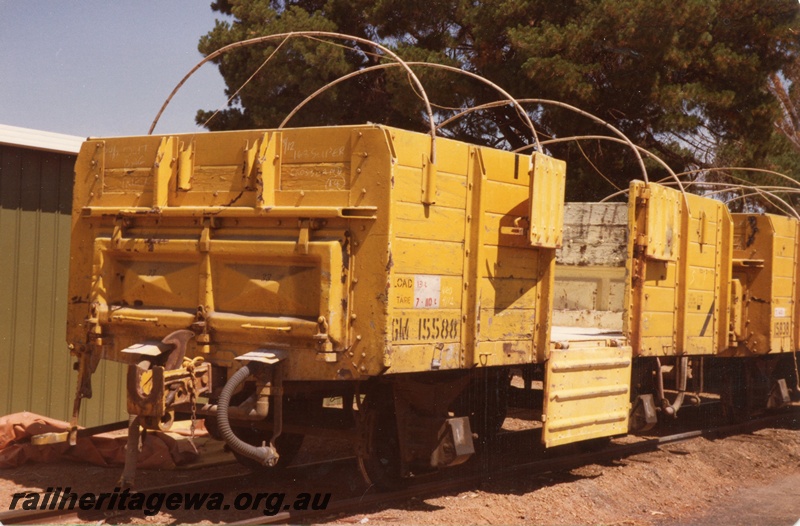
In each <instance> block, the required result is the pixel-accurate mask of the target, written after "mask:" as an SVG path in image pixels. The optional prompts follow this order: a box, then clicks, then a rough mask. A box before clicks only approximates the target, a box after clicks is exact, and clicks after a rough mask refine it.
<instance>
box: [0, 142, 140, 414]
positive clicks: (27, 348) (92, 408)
mask: <svg viewBox="0 0 800 526" xmlns="http://www.w3.org/2000/svg"><path fill="white" fill-rule="evenodd" d="M74 164H75V156H74V155H68V154H61V153H50V152H45V151H41V150H35V149H27V148H19V147H14V146H4V145H0V415H4V414H9V413H15V412H19V411H30V412H33V413H38V414H42V415H45V416H49V417H53V418H58V419H61V420H69V418H70V416H71V414H72V400H73V397H74V395H75V383H76V376H77V375H76V373H75V372H74V371H73V370H72V359H71V358H70V356H69V351H68V350H67V346H66V341H65V328H66V323H67V322H66V305H67V297H66V295H67V280H68V276H69V238H70V208H71V206H72V178H73V168H74ZM124 383H125V376H124V367H123V366H121V365H119V364H110V363H109V364H106V363H105V362H103V363H102V364H101V365H100V367H98V370H97V372H96V373H95V375H94V377H93V391H94V397H93V398H92V399H91V400H88V401H84V404H83V407H82V409H81V413H82V415H81V425H84V426H92V425H98V424H101V423H108V422H114V421H118V420H124V419H125V418H127V414H126V413H125V411H124V404H125V394H124V386H125V385H124Z"/></svg>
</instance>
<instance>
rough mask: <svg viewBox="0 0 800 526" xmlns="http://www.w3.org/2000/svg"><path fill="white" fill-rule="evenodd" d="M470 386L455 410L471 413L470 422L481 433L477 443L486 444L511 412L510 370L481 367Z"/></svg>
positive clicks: (460, 412)
mask: <svg viewBox="0 0 800 526" xmlns="http://www.w3.org/2000/svg"><path fill="white" fill-rule="evenodd" d="M477 374H479V375H480V376H479V377H477V378H473V379H472V381H470V384H469V386H468V387H467V389H465V390H464V392H463V393H462V394H461V395H460V396H459V397H458V399H456V401H455V403H454V406H453V411H454V413H455V414H456V415H459V416H468V417H469V425H470V428H471V429H472V431H473V432H474V433H477V435H478V440H477V444H476V445H478V446H479V447H485V446H487V445H488V444H490V443H491V442H492V441H493V440H494V439H495V438H496V437H497V433H498V432H499V431H500V429H501V428H502V427H503V422H504V421H505V419H506V415H507V413H508V395H509V388H510V386H511V380H510V378H509V377H508V371H507V370H505V369H502V370H500V371H491V370H481V371H477Z"/></svg>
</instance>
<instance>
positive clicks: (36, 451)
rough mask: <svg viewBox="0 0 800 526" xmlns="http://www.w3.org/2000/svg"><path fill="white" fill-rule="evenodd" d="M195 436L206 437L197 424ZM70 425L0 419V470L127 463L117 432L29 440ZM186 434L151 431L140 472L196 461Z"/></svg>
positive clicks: (20, 417)
mask: <svg viewBox="0 0 800 526" xmlns="http://www.w3.org/2000/svg"><path fill="white" fill-rule="evenodd" d="M198 423H199V424H200V425H198V428H197V430H196V433H195V436H198V437H199V436H206V434H207V431H205V428H204V427H203V426H202V423H201V422H198ZM68 429H69V423H67V422H63V421H61V420H54V419H52V418H47V417H44V416H40V415H37V414H34V413H27V412H23V413H14V414H11V415H6V416H2V417H0V468H12V467H16V466H20V465H22V464H24V463H26V462H55V461H57V460H61V459H68V460H75V461H78V462H89V463H92V464H96V465H98V466H122V465H123V464H124V463H125V444H126V442H127V440H128V437H127V435H126V432H125V431H114V432H110V433H103V434H100V435H92V436H90V437H81V438H78V443H77V444H76V445H74V446H70V445H69V444H68V443H66V442H64V443H60V444H48V445H44V446H35V445H33V444H31V443H30V440H29V439H30V437H32V436H34V435H39V434H42V433H61V432H64V431H67V430H68ZM185 434H186V432H184V431H177V430H176V432H169V433H164V432H161V431H148V432H147V435H146V437H145V439H144V442H143V444H142V451H141V452H140V453H139V458H138V461H137V463H136V467H137V468H141V469H156V468H158V469H169V468H173V467H175V466H179V465H182V464H188V463H190V462H192V461H194V460H196V459H197V457H198V454H197V451H196V450H195V449H194V447H193V446H192V444H191V442H190V441H189V440H188V439H187V438H186V437H185V436H182V435H185Z"/></svg>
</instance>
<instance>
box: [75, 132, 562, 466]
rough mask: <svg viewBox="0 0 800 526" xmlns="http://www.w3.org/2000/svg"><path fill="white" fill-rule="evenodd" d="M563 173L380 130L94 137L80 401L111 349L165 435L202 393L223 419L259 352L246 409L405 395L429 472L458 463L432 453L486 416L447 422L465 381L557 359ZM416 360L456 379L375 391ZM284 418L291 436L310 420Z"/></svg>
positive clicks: (80, 185) (141, 411)
mask: <svg viewBox="0 0 800 526" xmlns="http://www.w3.org/2000/svg"><path fill="white" fill-rule="evenodd" d="M564 171H565V166H564V163H562V162H560V161H557V160H555V159H552V158H549V157H547V156H546V155H543V154H539V153H537V154H534V155H533V156H527V155H516V154H512V153H508V152H502V151H497V150H492V149H488V148H482V147H476V146H470V145H467V144H464V143H459V142H455V141H451V140H444V139H437V140H436V141H435V142H434V141H432V140H431V138H430V137H429V136H426V135H422V134H417V133H411V132H406V131H402V130H398V129H392V128H386V127H381V126H354V127H336V128H309V129H287V130H275V131H241V132H226V133H213V134H197V135H175V136H146V137H127V138H104V139H90V140H88V141H87V142H86V143H85V144H84V145H83V148H82V149H81V152H80V155H79V157H78V160H77V164H76V182H75V192H74V196H75V197H74V199H75V200H74V207H73V222H72V263H71V272H70V275H71V280H70V293H69V296H70V305H69V316H68V340H69V344H70V348H71V349H72V352H73V353H74V354H76V355H77V356H78V357H79V363H80V369H81V379H82V381H81V388H80V392H79V395H78V397H77V400H78V402H79V399H80V398H81V397H86V396H90V394H91V386H90V383H89V377H90V375H91V372H92V371H93V370H94V368H95V367H96V363H97V361H98V360H99V359H100V358H101V357H102V358H104V359H110V360H117V361H122V362H127V363H129V364H132V365H131V372H130V373H129V379H128V384H129V385H128V392H129V400H128V408H129V411H130V412H131V413H132V414H135V415H139V416H140V417H141V418H140V420H141V423H142V424H143V425H145V426H150V427H157V426H159V425H160V426H163V425H165V422H169V420H170V419H171V415H172V413H171V410H170V407H171V406H176V407H178V406H180V402H186V403H194V402H196V400H197V399H198V397H200V396H207V397H209V398H210V399H211V402H212V403H210V404H208V406H209V408H208V410H209V411H213V410H216V409H217V408H216V406H215V403H214V402H216V399H217V398H218V397H219V395H220V389H221V388H222V386H223V385H225V384H226V382H229V380H230V378H231V376H232V373H233V372H234V371H235V370H237V369H238V368H239V366H240V365H242V364H244V363H251V362H252V363H256V364H259V365H258V367H261V368H263V369H264V371H261V372H259V374H254V375H253V376H251V377H250V380H252V379H253V378H256V381H255V388H254V389H255V392H256V394H255V395H254V396H253V399H252V400H251V401H252V402H253V404H255V405H258V404H257V403H256V400H258V403H262V402H263V403H266V402H267V401H268V400H272V401H273V404H274V405H275V406H276V407H279V408H280V409H278V412H282V407H280V406H282V404H283V401H284V399H285V398H286V399H287V400H288V399H289V398H291V397H294V399H298V398H308V397H309V393H316V394H319V393H323V392H328V394H329V391H330V388H329V387H324V386H326V385H327V384H325V382H330V381H339V382H338V383H339V384H341V385H344V386H345V387H337V388H335V389H334V392H335V393H337V392H339V391H341V392H342V393H343V396H344V397H345V398H346V399H350V400H353V399H354V400H355V403H356V404H357V405H358V404H360V403H362V402H363V403H365V404H366V405H367V406H368V407H378V406H380V405H381V404H387V403H390V402H391V398H392V397H393V396H394V397H395V398H400V399H402V400H404V401H405V406H407V407H406V410H405V412H404V411H403V409H402V408H400V409H398V414H400V413H402V414H405V415H407V419H408V420H409V421H412V420H413V421H416V422H419V421H420V415H422V416H423V417H425V418H427V419H428V420H429V423H428V426H427V430H426V431H425V432H423V433H415V434H414V435H413V436H411V434H410V433H405V434H404V433H403V432H401V433H400V441H401V442H403V441H405V442H404V443H403V444H401V447H402V448H403V449H404V450H413V449H414V447H412V446H411V445H409V443H410V442H412V441H422V442H423V443H424V444H425V447H427V450H428V451H427V453H426V454H425V455H424V456H425V462H427V463H429V464H433V465H447V464H451V463H453V462H454V461H453V459H448V460H435V459H434V460H431V459H430V456H431V451H434V454H437V455H440V456H441V454H442V451H443V449H442V447H438V446H437V444H439V443H440V442H441V441H442V440H443V439H442V433H441V430H440V428H441V427H442V425H448V426H450V429H451V431H450V432H449V435H448V436H450V439H449V440H450V441H451V442H452V441H453V439H452V435H453V434H455V435H459V433H461V434H463V433H462V431H464V430H463V429H461V428H458V427H457V426H460V425H466V422H467V420H466V419H467V418H468V416H472V417H473V420H474V415H473V414H472V413H473V412H474V411H473V410H471V409H469V407H470V404H469V403H467V402H464V403H460V406H461V407H464V408H465V409H463V411H461V413H462V415H464V416H462V417H461V418H460V419H458V418H456V419H454V418H448V417H449V415H450V414H452V412H451V411H448V408H449V407H450V406H452V405H453V404H459V402H458V401H457V400H456V399H457V398H458V396H459V395H460V393H462V392H463V391H465V390H468V388H467V386H468V385H469V384H470V381H471V380H470V376H469V375H466V376H465V375H464V374H463V371H470V370H472V369H474V368H481V367H487V368H491V369H493V371H495V372H493V373H491V374H488V375H484V376H485V377H483V378H482V380H481V379H479V381H482V383H480V386H482V387H486V386H487V385H490V386H493V385H495V384H496V383H497V382H500V381H501V380H500V379H499V378H500V377H501V376H502V374H505V371H507V369H497V368H498V367H501V366H511V365H525V364H532V363H542V362H544V361H545V360H546V358H547V356H548V353H549V350H550V310H551V305H552V283H553V269H554V262H555V248H556V247H557V246H558V245H559V244H560V242H561V222H562V216H563V206H564V197H563V196H564ZM170 353H172V354H175V355H179V356H180V358H181V359H183V360H184V361H183V362H181V360H180V359H177V358H165V357H166V356H167V355H169V354H170ZM159 360H160V361H159ZM186 360H189V361H186ZM135 364H139V365H138V366H136V365H135ZM186 364H189V366H188V369H187V366H186ZM159 368H161V369H164V371H160V370H159ZM498 370H502V371H503V373H497V372H496V371H498ZM446 371H462V374H460V375H451V376H447V375H446V374H443V373H445V372H446ZM250 372H252V371H250ZM421 372H440V373H442V374H440V375H439V376H436V377H434V378H436V381H429V380H427V379H426V378H427V377H424V376H423V377H419V378H416V380H418V381H419V382H421V383H422V384H424V385H417V384H413V387H408V386H407V382H406V381H405V380H403V381H402V382H401V381H400V380H398V382H396V384H397V387H396V388H394V391H395V394H394V395H391V394H388V395H387V394H384V392H383V390H382V389H383V388H371V387H370V385H371V384H369V383H368V382H364V380H367V379H369V378H372V377H378V376H380V377H384V378H385V377H390V376H392V375H397V376H399V377H400V376H402V377H403V378H410V377H409V376H408V375H405V376H403V375H402V374H401V373H421ZM250 380H248V382H250ZM244 382H245V380H244V379H243V380H242V383H244ZM314 382H316V383H314ZM152 385H155V386H156V387H152ZM237 388H238V384H237ZM326 389H327V391H326ZM336 389H338V390H339V391H336ZM354 391H358V392H354ZM365 392H366V394H365ZM175 393H177V394H175ZM397 393H406V394H405V395H403V396H400V395H398V394H397ZM170 396H172V398H170ZM433 399H435V400H437V402H436V403H431V400H433ZM398 403H399V402H398ZM222 405H223V406H224V405H225V404H224V403H223V404H222ZM344 405H345V406H347V404H344ZM350 405H352V404H350ZM473 405H474V404H473ZM239 409H240V410H241V411H244V409H243V408H239ZM343 409H344V410H345V411H349V409H350V408H349V407H344V408H343ZM76 410H77V406H76ZM225 411H227V409H226V410H225ZM254 411H256V414H260V413H258V411H257V410H255V409H254ZM234 413H235V411H234ZM283 414H285V415H286V417H285V420H286V421H287V422H286V425H287V429H289V428H291V426H292V425H293V424H292V423H291V421H292V419H293V418H295V416H296V414H295V412H289V411H287V412H285V413H283ZM235 417H236V414H233V415H231V418H235ZM262 417H263V415H262ZM226 420H227V418H226ZM400 420H402V417H401V416H398V421H400ZM501 422H502V420H501ZM318 423H319V422H318ZM269 425H270V426H271V425H272V424H271V423H270V424H269ZM281 425H282V424H281ZM398 425H401V424H398ZM235 427H236V426H234V431H236V429H235ZM295 427H296V428H302V429H300V430H301V431H303V432H302V433H295V435H302V434H305V432H308V431H309V429H308V428H303V427H302V425H301V424H295ZM238 432H239V434H242V433H243V432H244V431H243V430H242V429H241V428H240V429H239V430H238ZM466 432H469V427H466ZM278 434H280V431H278V432H277V433H275V437H277V435H278ZM445 434H447V433H445ZM468 434H469V435H471V433H468ZM284 435H290V434H289V433H285V434H284ZM406 435H407V436H406ZM467 438H469V437H467ZM257 442H259V443H260V441H257ZM407 442H408V443H407ZM467 442H470V443H471V438H469V440H467ZM462 445H463V444H462ZM415 447H416V446H415ZM437 447H438V449H437ZM459 447H460V446H459ZM470 447H471V446H470V445H469V444H466V445H464V448H465V450H469V448H470ZM417 449H419V448H417ZM446 449H447V448H446V447H445V448H444V450H446ZM451 449H452V448H451ZM436 451H438V453H436ZM251 452H252V451H251ZM273 453H274V452H273ZM271 454H272V453H271ZM243 456H246V455H244V454H243ZM457 456H458V458H459V459H460V458H465V455H457ZM466 456H468V455H466ZM407 457H408V458H404V459H403V462H404V468H405V471H409V469H408V466H409V465H411V464H412V463H413V461H414V454H413V453H410V454H409V455H407ZM270 458H272V459H273V461H274V459H275V458H277V455H273V456H272V457H270ZM262 460H263V459H262Z"/></svg>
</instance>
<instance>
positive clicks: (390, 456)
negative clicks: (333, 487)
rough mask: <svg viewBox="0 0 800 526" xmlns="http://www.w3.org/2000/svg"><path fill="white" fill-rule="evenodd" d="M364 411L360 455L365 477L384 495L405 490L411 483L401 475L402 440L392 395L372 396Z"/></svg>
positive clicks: (382, 393) (359, 460)
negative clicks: (398, 432) (404, 487)
mask: <svg viewBox="0 0 800 526" xmlns="http://www.w3.org/2000/svg"><path fill="white" fill-rule="evenodd" d="M361 411H363V412H364V414H363V416H360V424H359V425H360V426H361V428H362V430H361V431H362V432H361V436H362V437H363V438H362V441H363V443H362V444H361V447H360V448H359V449H360V451H359V453H358V455H357V457H358V467H359V469H360V470H361V474H362V475H363V476H364V479H365V480H366V481H367V483H368V484H370V485H372V486H374V487H375V488H377V489H378V490H380V491H388V490H392V489H397V488H399V487H401V486H403V485H404V484H405V483H406V480H407V479H405V478H404V477H403V476H402V473H401V465H400V464H401V463H400V440H399V438H398V434H397V420H396V418H395V408H394V401H393V399H392V395H391V391H388V390H381V391H376V392H373V393H370V394H368V395H367V398H366V400H365V401H364V404H363V406H362V408H361V410H360V411H359V412H361Z"/></svg>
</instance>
